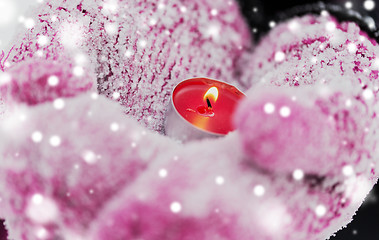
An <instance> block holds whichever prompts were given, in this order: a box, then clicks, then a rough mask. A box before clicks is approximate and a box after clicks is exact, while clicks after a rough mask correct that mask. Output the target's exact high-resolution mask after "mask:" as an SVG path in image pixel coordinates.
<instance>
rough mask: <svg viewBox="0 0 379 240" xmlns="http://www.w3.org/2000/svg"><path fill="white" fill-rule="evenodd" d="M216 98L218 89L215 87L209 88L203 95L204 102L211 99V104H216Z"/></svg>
mask: <svg viewBox="0 0 379 240" xmlns="http://www.w3.org/2000/svg"><path fill="white" fill-rule="evenodd" d="M217 98H218V89H217V88H216V87H211V88H210V89H208V91H207V92H206V93H205V94H204V100H206V99H212V100H213V102H216V101H217Z"/></svg>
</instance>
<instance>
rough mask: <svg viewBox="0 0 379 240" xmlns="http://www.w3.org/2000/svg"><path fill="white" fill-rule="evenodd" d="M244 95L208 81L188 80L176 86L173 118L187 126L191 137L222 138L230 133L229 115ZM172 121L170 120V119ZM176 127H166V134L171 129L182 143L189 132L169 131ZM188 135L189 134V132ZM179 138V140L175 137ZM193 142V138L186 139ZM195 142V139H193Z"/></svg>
mask: <svg viewBox="0 0 379 240" xmlns="http://www.w3.org/2000/svg"><path fill="white" fill-rule="evenodd" d="M244 97H245V95H244V94H243V93H242V92H241V91H239V90H238V89H237V88H236V87H234V86H232V85H230V84H227V83H224V82H220V81H217V80H212V79H208V78H192V79H188V80H185V81H183V82H181V83H179V84H178V85H177V86H176V87H175V89H174V91H173V93H172V105H173V106H172V107H173V109H174V112H175V114H176V115H179V116H180V117H179V118H181V119H182V121H183V120H184V121H185V122H187V127H188V124H190V125H191V126H190V127H191V128H192V133H191V134H189V135H196V134H194V133H193V132H196V131H201V132H203V133H199V134H200V135H204V132H205V133H207V134H208V135H209V134H210V135H225V134H227V133H228V132H230V131H233V130H234V127H233V123H232V120H233V114H234V111H235V109H236V107H237V105H238V102H239V101H240V100H241V99H243V98H244ZM171 118H172V117H171ZM170 122H172V124H178V123H176V122H174V121H170V119H168V122H167V123H166V132H167V130H168V132H170V129H172V128H174V129H175V131H174V132H175V133H174V134H168V135H175V136H174V137H177V138H179V139H186V137H188V136H180V135H188V132H189V130H188V129H183V128H186V127H185V125H183V126H180V127H175V126H173V127H171V126H169V124H171V123H170ZM190 131H191V130H190ZM178 135H179V136H178ZM190 138H193V137H190ZM195 138H198V137H195Z"/></svg>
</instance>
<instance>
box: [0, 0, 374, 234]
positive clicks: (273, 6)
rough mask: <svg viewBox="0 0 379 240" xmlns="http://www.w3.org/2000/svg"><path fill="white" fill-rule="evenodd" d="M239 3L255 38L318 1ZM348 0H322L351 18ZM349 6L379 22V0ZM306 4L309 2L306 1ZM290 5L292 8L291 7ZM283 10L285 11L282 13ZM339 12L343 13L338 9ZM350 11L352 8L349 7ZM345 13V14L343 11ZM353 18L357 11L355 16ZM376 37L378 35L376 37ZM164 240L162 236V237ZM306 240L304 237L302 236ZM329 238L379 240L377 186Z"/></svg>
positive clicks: (249, 0)
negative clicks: (273, 23) (366, 6)
mask: <svg viewBox="0 0 379 240" xmlns="http://www.w3.org/2000/svg"><path fill="white" fill-rule="evenodd" d="M238 1H239V2H240V4H241V8H242V11H243V14H244V15H245V17H246V19H247V21H248V22H249V24H250V27H251V30H252V33H253V35H254V36H255V38H256V40H259V39H260V38H261V37H262V36H264V34H265V33H266V32H267V31H268V30H269V29H270V28H269V22H270V21H272V20H274V21H276V22H278V21H280V19H285V18H288V17H290V16H291V15H294V14H295V12H296V13H300V12H302V13H306V12H308V11H312V10H313V9H314V6H315V5H318V4H317V3H318V2H317V1H310V0H302V1H300V0H293V1H289V0H287V1H286V0H284V1H283V0H282V1H280V0H273V1H272V0H263V1H258V0H238ZM346 2H347V1H341V0H333V1H324V3H325V4H327V5H328V4H333V5H334V6H340V10H342V11H339V13H338V14H341V17H342V18H345V17H346V18H348V19H349V18H350V15H351V14H348V12H349V11H348V10H346V9H345V3H346ZM350 2H351V3H352V8H351V10H353V11H356V12H358V13H359V14H360V15H361V16H362V18H364V17H371V18H372V19H373V20H374V21H375V22H376V23H377V25H379V0H375V2H376V8H374V10H372V11H367V10H365V9H364V7H363V2H364V0H359V1H358V0H351V1H350ZM307 4H313V5H312V7H304V6H305V5H307ZM308 6H309V5H308ZM290 9H292V10H290ZM283 12H285V14H283ZM341 12H342V13H341ZM350 12H351V11H350ZM345 13H346V16H344V14H345ZM354 18H356V15H355V17H354ZM362 18H359V17H358V18H357V19H356V21H357V22H358V23H359V24H360V25H361V27H363V28H364V29H366V30H367V31H369V32H371V33H372V36H373V37H375V36H376V37H377V36H378V35H379V34H377V33H376V30H375V29H369V28H365V26H364V25H365V24H364V21H362ZM377 39H379V38H377ZM1 226H2V222H0V240H5V239H6V234H5V232H4V231H3V230H1ZM162 240H163V239H162ZM304 240H307V239H304ZM330 240H379V186H378V184H377V185H376V186H375V187H374V189H373V190H372V191H371V193H370V194H369V195H368V197H367V198H366V201H365V202H364V204H363V205H362V206H361V207H360V208H359V210H358V212H357V214H356V215H355V216H354V220H353V221H352V222H351V223H350V224H349V225H348V226H347V228H344V229H343V230H341V231H339V232H338V233H337V234H336V236H334V237H332V238H331V239H330Z"/></svg>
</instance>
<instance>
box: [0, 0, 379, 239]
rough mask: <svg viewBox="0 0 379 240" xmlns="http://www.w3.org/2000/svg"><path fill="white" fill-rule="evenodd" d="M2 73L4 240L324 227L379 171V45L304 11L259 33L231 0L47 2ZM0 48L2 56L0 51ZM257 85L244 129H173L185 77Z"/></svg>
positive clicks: (266, 233)
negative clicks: (191, 137)
mask: <svg viewBox="0 0 379 240" xmlns="http://www.w3.org/2000/svg"><path fill="white" fill-rule="evenodd" d="M31 17H33V18H34V19H35V22H36V25H35V26H34V27H32V28H31V29H28V30H27V31H26V32H25V33H23V34H22V35H21V36H20V37H19V38H18V39H17V40H16V41H15V46H14V48H13V51H12V52H11V54H10V56H9V58H7V59H6V61H7V64H6V66H8V67H6V68H5V72H3V73H1V75H0V79H1V81H0V85H1V87H0V94H1V95H0V96H1V99H2V101H3V103H2V104H3V105H2V106H3V108H2V115H1V120H0V121H1V125H0V142H1V145H0V154H1V159H0V199H1V201H0V216H1V217H3V218H5V219H6V225H7V228H8V230H9V238H10V239H94V240H97V239H98V240H105V239H106V240H113V239H148V240H162V239H165V240H178V239H181V240H189V239H196V240H202V239H204V240H205V239H207V240H221V239H224V240H231V239H236V240H237V239H238V240H244V239H246V240H247V239H250V240H251V239H257V240H258V239H259V240H262V239H263V240H269V239H279V240H280V239H283V240H287V239H291V240H304V239H310V240H313V239H315V240H316V239H326V238H328V237H329V236H331V235H332V234H333V233H334V232H335V231H337V230H338V229H340V228H341V227H342V226H344V225H346V224H347V223H348V222H349V221H351V217H352V216H353V214H354V213H355V211H356V210H357V209H358V207H359V206H360V205H361V203H362V201H363V199H364V197H365V196H366V194H367V193H368V192H369V190H370V189H371V187H372V185H373V184H374V183H375V182H376V180H377V177H378V162H377V155H378V153H377V152H378V150H377V148H376V144H377V139H378V136H377V135H376V129H377V127H378V126H377V116H376V112H377V107H378V103H377V91H378V73H379V60H378V59H379V58H378V56H379V48H378V46H377V43H376V42H374V41H373V40H371V39H369V38H368V37H367V36H366V35H365V34H364V33H363V32H361V31H360V29H359V27H358V26H357V25H356V24H354V23H352V22H343V23H339V22H337V21H336V20H335V19H334V18H333V17H331V16H327V15H322V16H313V15H308V16H304V17H301V18H294V19H291V20H289V21H287V22H283V23H280V24H278V25H277V27H275V28H274V29H272V30H271V32H270V33H269V34H268V35H267V36H266V37H265V38H263V39H262V41H261V42H260V43H258V45H257V46H255V47H252V46H251V44H250V42H251V39H250V36H249V31H248V28H247V26H246V24H245V23H244V20H243V18H242V16H241V15H240V13H239V9H238V6H237V4H236V3H235V2H234V1H225V0H217V1H214V0H212V1H210V0H186V1H174V0H167V1H161V2H156V1H152V0H144V1H142V0H139V1H128V2H125V1H117V0H113V1H111V0H109V1H100V0H97V1H96V0H95V1H90V0H81V1H79V0H74V1H47V2H46V3H45V5H44V6H43V7H41V8H39V9H37V10H36V12H35V14H34V15H32V16H31ZM3 63H4V60H3V61H2V64H3ZM197 76H206V77H212V78H217V79H220V80H224V81H227V82H230V83H232V84H235V85H237V86H239V87H241V88H244V89H243V90H244V91H245V92H246V94H247V98H246V99H245V100H244V101H243V102H242V103H241V104H240V106H239V109H238V111H237V113H236V114H235V116H234V118H235V124H236V128H237V130H236V131H235V132H232V133H230V134H228V135H227V136H225V137H223V138H218V139H204V140H199V141H192V142H188V143H179V142H177V141H175V140H174V139H170V138H168V137H167V136H164V134H163V130H164V129H163V122H164V116H165V110H166V106H167V104H168V102H169V98H170V92H171V90H172V88H173V87H174V86H175V84H176V83H178V82H179V81H180V80H183V79H185V78H190V77H197Z"/></svg>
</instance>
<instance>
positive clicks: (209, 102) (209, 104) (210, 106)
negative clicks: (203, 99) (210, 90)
mask: <svg viewBox="0 0 379 240" xmlns="http://www.w3.org/2000/svg"><path fill="white" fill-rule="evenodd" d="M207 104H208V108H209V109H212V104H211V101H209V98H207Z"/></svg>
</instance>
